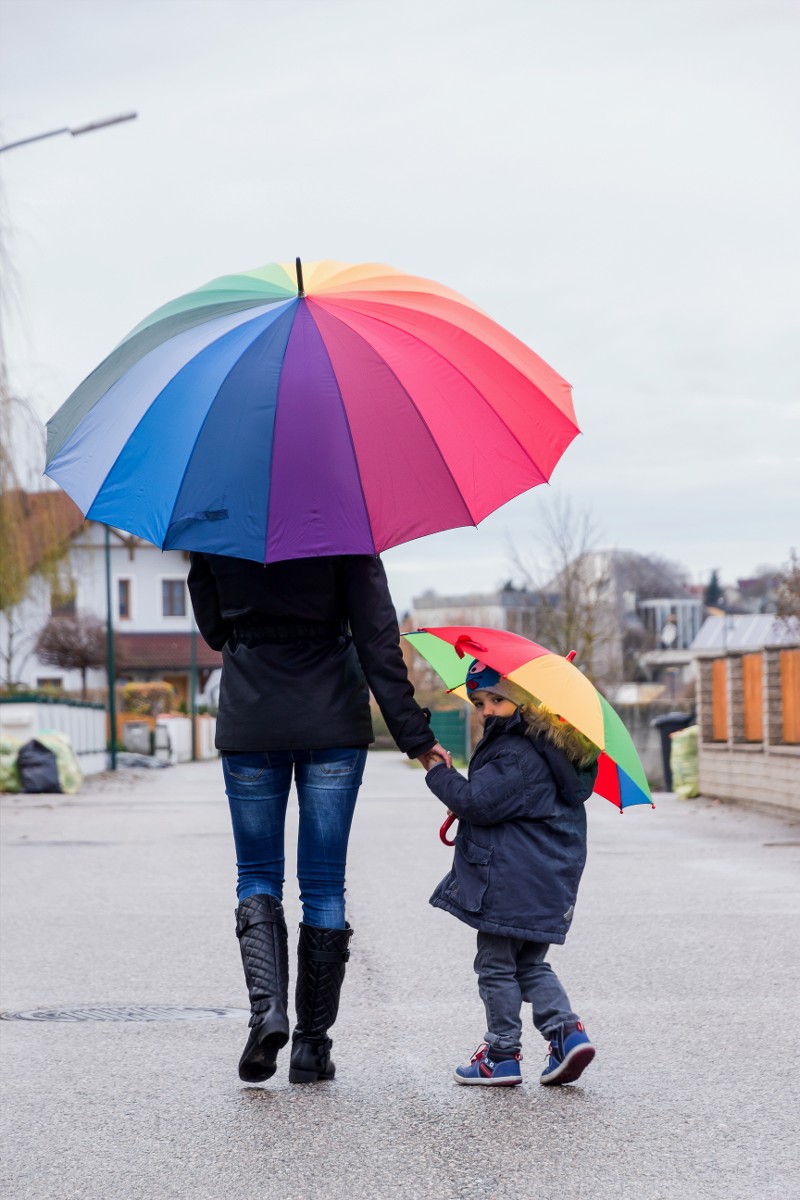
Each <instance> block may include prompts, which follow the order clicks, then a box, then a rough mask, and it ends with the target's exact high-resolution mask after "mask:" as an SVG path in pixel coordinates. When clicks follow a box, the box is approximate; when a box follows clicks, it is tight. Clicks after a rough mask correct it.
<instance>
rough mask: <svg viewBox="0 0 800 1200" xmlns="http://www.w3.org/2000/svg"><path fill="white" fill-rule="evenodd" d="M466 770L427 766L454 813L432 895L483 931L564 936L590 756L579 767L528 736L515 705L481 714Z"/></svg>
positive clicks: (577, 873)
mask: <svg viewBox="0 0 800 1200" xmlns="http://www.w3.org/2000/svg"><path fill="white" fill-rule="evenodd" d="M468 775H469V777H468V779H465V778H464V776H463V775H461V774H459V772H458V771H456V770H454V769H453V768H452V767H446V766H445V765H444V763H439V764H437V765H436V766H435V767H433V768H432V769H431V770H430V771H429V772H428V774H427V776H426V783H427V784H428V787H429V788H430V789H431V791H432V792H434V793H435V795H436V796H438V798H439V799H440V800H441V801H442V803H443V804H446V805H447V807H448V808H449V809H451V810H452V811H453V812H454V813H455V814H456V816H457V817H459V825H458V835H457V837H456V845H455V855H454V859H453V867H452V870H451V871H450V873H449V875H447V876H445V878H444V879H443V880H442V882H441V883H440V884H439V886H438V887H437V889H436V891H435V892H434V893H433V895H432V896H431V901H430V902H431V904H433V905H434V906H435V907H436V908H443V909H445V911H446V912H450V913H452V914H453V916H455V917H458V918H459V919H460V920H462V921H465V922H466V924H467V925H471V926H472V927H473V928H474V929H481V930H483V931H484V932H486V933H497V934H503V935H505V936H507V937H517V938H524V939H526V940H527V941H532V942H548V943H552V942H556V943H561V942H563V941H564V940H565V938H566V935H567V930H568V929H569V926H570V922H571V920H572V914H573V910H574V906H575V900H576V898H577V895H578V884H579V883H580V878H581V875H582V873H583V868H584V864H585V862H586V813H585V811H584V801H585V800H586V799H587V798H588V797H589V796H590V795H591V794H592V790H593V786H594V781H595V779H596V778H597V765H596V764H593V765H592V766H591V767H590V768H589V769H587V770H585V771H578V769H577V768H576V767H575V766H574V765H573V764H572V762H571V761H570V760H569V759H568V758H567V756H566V755H565V754H564V753H563V752H562V751H561V750H558V749H557V748H556V747H555V746H553V745H552V744H551V743H550V742H549V741H548V740H547V739H546V738H545V737H544V736H543V735H541V734H540V735H537V736H536V737H534V738H532V737H530V736H529V734H528V730H527V726H526V724H525V721H524V718H523V717H522V716H521V714H520V712H519V710H518V711H517V712H516V713H514V715H513V716H511V717H507V718H499V717H490V718H489V719H488V720H487V722H486V726H485V729H484V735H483V737H482V739H481V741H480V742H479V743H478V745H477V747H476V749H475V752H474V754H473V756H472V760H471V762H470V765H469V773H468Z"/></svg>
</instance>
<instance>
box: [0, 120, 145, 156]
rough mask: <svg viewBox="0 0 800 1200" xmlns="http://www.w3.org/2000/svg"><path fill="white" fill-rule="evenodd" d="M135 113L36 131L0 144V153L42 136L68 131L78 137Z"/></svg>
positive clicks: (51, 135) (55, 135)
mask: <svg viewBox="0 0 800 1200" xmlns="http://www.w3.org/2000/svg"><path fill="white" fill-rule="evenodd" d="M135 120H136V113H135V112H132V113H122V114H121V116H119V117H103V118H102V120H100V121H90V122H89V123H88V124H87V125H64V126H62V128H61V129H49V130H48V131H47V133H36V134H34V135H33V137H26V138H20V139H19V141H17V142H6V144H5V146H0V154H2V153H3V151H4V150H15V149H16V148H17V146H27V145H28V144H29V143H30V142H41V141H42V139H43V138H51V137H58V135H59V134H60V133H68V134H70V136H71V137H78V136H79V134H81V133H93V132H94V130H95V129H105V128H106V126H107V125H119V123H120V122H121V121H135Z"/></svg>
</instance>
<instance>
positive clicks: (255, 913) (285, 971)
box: [236, 895, 289, 1083]
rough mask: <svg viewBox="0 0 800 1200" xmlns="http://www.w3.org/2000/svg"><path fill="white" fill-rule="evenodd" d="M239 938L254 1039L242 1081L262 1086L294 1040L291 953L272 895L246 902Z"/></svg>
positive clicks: (248, 1048)
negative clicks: (291, 1038)
mask: <svg viewBox="0 0 800 1200" xmlns="http://www.w3.org/2000/svg"><path fill="white" fill-rule="evenodd" d="M236 936H237V937H238V939H239V945H240V947H241V951H242V965H243V966H244V977H245V979H246V980H247V990H248V992H249V993H250V1036H249V1037H248V1039H247V1045H246V1046H245V1048H244V1051H243V1053H242V1057H241V1059H240V1060H239V1078H240V1079H243V1080H244V1081H245V1083H263V1082H264V1080H265V1079H269V1078H270V1076H271V1075H274V1074H275V1065H276V1064H275V1059H276V1058H277V1055H278V1051H279V1050H280V1048H281V1047H282V1046H285V1045H286V1043H287V1042H288V1040H289V1014H288V1012H287V1008H288V1002H289V947H288V938H287V933H286V921H285V920H284V916H283V907H282V905H281V902H280V900H276V899H275V897H274V896H267V895H259V896H248V898H247V899H246V900H242V902H241V904H240V905H239V907H238V908H237V909H236Z"/></svg>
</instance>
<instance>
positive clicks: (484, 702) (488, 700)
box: [470, 691, 517, 725]
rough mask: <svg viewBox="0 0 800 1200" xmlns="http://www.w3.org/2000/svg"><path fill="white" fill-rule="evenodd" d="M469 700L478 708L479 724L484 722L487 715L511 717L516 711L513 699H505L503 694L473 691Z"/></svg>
mask: <svg viewBox="0 0 800 1200" xmlns="http://www.w3.org/2000/svg"><path fill="white" fill-rule="evenodd" d="M470 700H471V701H472V703H473V705H474V706H475V708H476V709H477V710H478V718H479V720H480V723H481V725H485V724H486V718H487V717H511V716H513V715H514V713H515V712H516V711H517V706H516V704H515V703H514V701H513V700H506V698H505V696H498V695H496V693H495V692H481V691H478V692H473V693H472V694H471V696H470Z"/></svg>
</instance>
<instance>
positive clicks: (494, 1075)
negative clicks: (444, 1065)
mask: <svg viewBox="0 0 800 1200" xmlns="http://www.w3.org/2000/svg"><path fill="white" fill-rule="evenodd" d="M521 1059H522V1055H521V1054H515V1055H514V1057H513V1058H501V1059H499V1060H495V1059H494V1058H492V1051H491V1047H490V1046H487V1045H486V1042H481V1044H480V1046H478V1049H477V1050H476V1051H475V1053H474V1054H473V1056H472V1058H471V1059H470V1061H469V1065H468V1066H466V1067H456V1069H455V1072H454V1074H453V1078H454V1079H455V1081H456V1083H477V1084H485V1085H488V1086H489V1087H512V1086H513V1085H514V1084H515V1083H522V1075H521V1074H520V1069H519V1064H520V1060H521Z"/></svg>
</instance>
